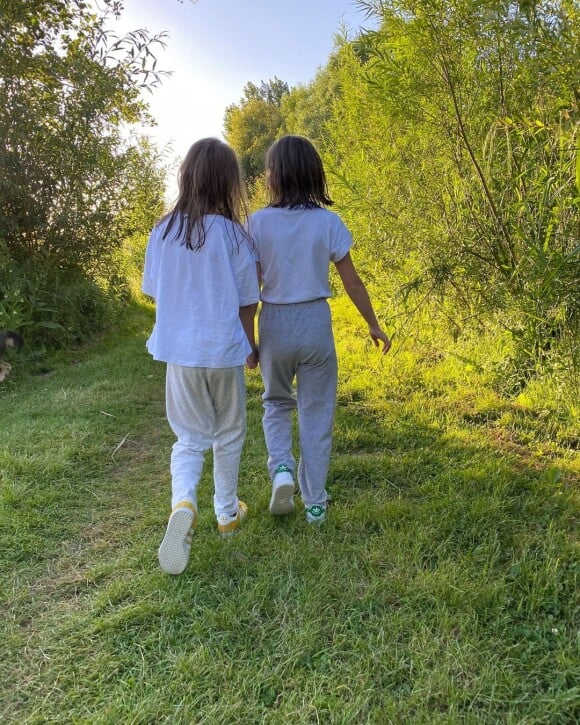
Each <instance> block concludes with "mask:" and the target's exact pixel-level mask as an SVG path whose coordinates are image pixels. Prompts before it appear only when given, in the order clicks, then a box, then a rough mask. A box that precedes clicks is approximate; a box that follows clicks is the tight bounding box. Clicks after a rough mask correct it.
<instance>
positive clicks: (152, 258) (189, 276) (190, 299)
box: [143, 215, 260, 368]
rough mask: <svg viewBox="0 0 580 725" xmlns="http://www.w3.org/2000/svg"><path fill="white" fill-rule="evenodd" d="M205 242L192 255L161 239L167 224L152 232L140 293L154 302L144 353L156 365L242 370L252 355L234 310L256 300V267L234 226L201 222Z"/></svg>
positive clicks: (213, 218)
mask: <svg viewBox="0 0 580 725" xmlns="http://www.w3.org/2000/svg"><path fill="white" fill-rule="evenodd" d="M204 221H205V225H206V232H207V235H206V240H205V244H204V245H203V247H202V248H201V249H199V250H197V251H193V250H191V249H187V247H186V246H185V245H184V244H181V241H182V240H181V239H175V233H176V232H177V229H178V227H177V226H176V225H175V224H174V226H173V227H172V229H171V232H170V233H169V235H168V236H167V238H166V239H163V232H164V231H165V229H166V226H167V220H166V219H165V220H163V221H161V222H160V223H159V224H158V225H157V226H156V227H155V228H154V229H153V231H152V232H151V236H150V237H149V242H148V244H147V250H146V253H145V269H144V272H143V292H145V294H147V295H149V296H151V297H153V299H154V300H155V306H156V317H155V326H154V328H153V332H152V333H151V337H150V338H149V340H148V341H147V349H148V350H149V352H150V353H151V355H153V357H154V358H155V360H162V361H163V362H168V363H175V364H177V365H185V366H187V367H208V368H225V367H235V366H237V365H243V364H244V362H245V359H246V357H247V355H249V353H250V352H251V347H250V344H249V342H248V338H247V337H246V334H245V332H244V330H243V327H242V323H241V322H240V317H239V309H240V307H245V306H246V305H251V304H254V303H255V302H257V301H258V300H259V296H260V292H259V286H258V278H257V275H256V265H255V262H254V259H253V255H252V252H250V249H249V246H248V243H247V241H246V239H245V238H244V236H243V234H242V232H241V229H240V227H239V226H237V225H236V224H234V223H233V222H231V221H229V220H227V219H225V218H224V217H222V216H217V215H210V216H206V217H204Z"/></svg>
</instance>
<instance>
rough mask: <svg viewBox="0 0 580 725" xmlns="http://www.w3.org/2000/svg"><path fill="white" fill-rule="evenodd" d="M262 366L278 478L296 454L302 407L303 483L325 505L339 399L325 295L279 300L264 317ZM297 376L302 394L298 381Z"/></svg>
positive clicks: (266, 422) (272, 464) (271, 459)
mask: <svg viewBox="0 0 580 725" xmlns="http://www.w3.org/2000/svg"><path fill="white" fill-rule="evenodd" d="M259 334H260V337H259V340H260V342H259V347H260V370H261V372H262V379H263V381H264V394H263V396H262V398H263V401H264V416H263V419H262V423H263V426H264V436H265V439H266V447H267V449H268V470H269V472H270V476H271V477H272V478H273V477H274V473H275V471H276V468H277V467H278V466H279V465H281V464H284V465H286V466H288V468H289V469H290V470H291V471H293V472H294V471H295V470H296V461H295V459H294V456H293V455H292V411H293V410H294V409H295V408H296V407H297V408H298V432H299V438H300V461H299V464H298V485H299V486H300V491H301V493H302V499H303V501H304V504H305V505H306V506H313V505H315V504H318V505H321V506H324V505H325V503H326V499H327V494H326V477H327V475H328V467H329V464H330V451H331V446H332V427H333V422H334V410H335V405H336V383H337V375H338V370H337V360H336V350H335V346H334V337H333V334H332V322H331V317H330V307H329V306H328V302H327V301H326V300H325V299H319V300H314V301H312V302H299V303H296V304H290V305H274V304H269V303H267V302H264V303H263V304H262V310H261V312H260V319H259ZM294 377H296V389H297V392H296V395H294V393H293V390H292V381H293V379H294Z"/></svg>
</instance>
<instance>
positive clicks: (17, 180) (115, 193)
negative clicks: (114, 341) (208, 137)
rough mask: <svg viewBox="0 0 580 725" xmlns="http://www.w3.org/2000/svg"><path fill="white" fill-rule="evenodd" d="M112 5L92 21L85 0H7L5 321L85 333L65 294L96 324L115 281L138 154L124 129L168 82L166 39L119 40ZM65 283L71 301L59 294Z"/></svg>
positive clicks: (2, 199) (1, 137) (1, 125)
mask: <svg viewBox="0 0 580 725" xmlns="http://www.w3.org/2000/svg"><path fill="white" fill-rule="evenodd" d="M105 5H106V8H105V12H104V13H101V14H95V13H93V11H92V10H91V7H90V5H89V3H87V2H84V1H83V0H75V1H74V2H64V0H31V1H30V2H26V3H25V2H21V0H3V8H2V14H1V15H0V69H1V70H2V73H1V77H0V257H2V259H3V260H4V261H6V262H7V263H6V265H4V266H3V267H2V270H1V271H0V318H1V319H0V323H2V325H4V324H10V325H12V326H18V325H32V326H36V327H38V326H42V325H44V326H46V325H49V326H50V327H51V329H52V326H53V325H54V324H55V322H58V323H59V324H61V327H63V328H67V329H68V330H69V331H70V333H71V335H74V336H78V335H82V330H81V329H80V327H79V325H80V326H81V327H82V325H83V323H82V319H80V317H77V319H76V322H75V323H74V324H72V323H71V324H70V325H66V324H62V322H63V321H66V319H67V318H66V314H64V312H63V309H62V305H63V304H64V300H65V298H66V299H67V300H68V305H69V308H70V309H72V308H75V309H76V310H81V311H82V310H83V308H86V310H87V315H86V316H87V322H86V324H87V325H94V324H96V320H95V317H94V315H93V316H91V315H90V314H89V313H88V311H89V310H90V309H91V308H92V307H94V304H93V302H92V301H91V299H93V298H97V297H98V298H99V299H100V298H101V297H102V294H101V293H102V290H103V289H104V288H106V286H107V285H106V280H107V278H108V277H110V276H111V275H113V276H114V275H116V271H115V270H114V268H113V267H114V264H113V261H112V260H113V259H114V256H115V254H116V252H117V250H118V248H119V246H120V245H121V243H122V239H121V238H120V235H119V231H120V229H119V224H118V216H119V211H120V210H121V209H122V208H123V206H124V205H125V204H126V200H125V199H124V198H123V190H125V191H126V188H125V187H124V186H123V184H122V183H121V180H122V179H123V177H124V174H125V171H126V169H127V167H128V165H130V164H133V165H134V156H135V153H138V150H137V149H136V147H132V146H131V144H130V143H128V142H126V141H125V140H123V133H122V131H123V127H125V126H127V125H129V124H131V123H134V122H136V121H139V120H145V119H146V107H145V104H144V103H143V101H142V100H141V96H140V91H141V90H142V89H143V88H146V87H147V88H150V87H153V86H154V85H156V84H157V83H158V82H159V81H160V78H161V76H162V74H161V73H160V72H159V71H157V69H156V59H155V56H154V50H155V48H156V47H158V46H159V45H163V43H164V42H165V37H164V35H159V36H154V37H151V36H149V35H148V33H147V32H146V31H143V30H138V31H135V32H133V33H129V34H128V35H126V36H124V37H121V38H117V37H115V36H113V35H112V34H111V33H109V32H107V31H106V30H105V26H106V21H107V17H108V15H109V14H111V13H112V14H118V13H119V12H120V10H121V4H120V3H118V2H115V1H114V0H107V2H106V3H105ZM155 184H156V185H157V184H158V182H157V181H155ZM155 193H156V194H158V195H159V196H161V194H162V189H161V188H159V187H158V186H156V192H155ZM63 284H65V285H66V286H67V294H66V295H64V294H60V296H57V295H56V293H55V290H62V287H63ZM74 289H76V290H77V293H78V297H80V298H82V302H81V301H79V299H78V298H76V297H75V294H76V293H73V290H74ZM15 300H22V301H23V302H22V304H20V303H19V304H16V302H15ZM47 317H50V318H51V319H47ZM81 317H82V315H81ZM75 328H76V329H75ZM62 333H63V331H62V330H61V333H60V334H61V337H62Z"/></svg>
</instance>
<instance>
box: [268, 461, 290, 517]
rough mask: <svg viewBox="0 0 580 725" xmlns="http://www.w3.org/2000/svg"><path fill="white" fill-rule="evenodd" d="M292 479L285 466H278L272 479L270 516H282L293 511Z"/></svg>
mask: <svg viewBox="0 0 580 725" xmlns="http://www.w3.org/2000/svg"><path fill="white" fill-rule="evenodd" d="M294 490H295V487H294V479H293V478H292V472H291V471H290V469H289V468H288V467H287V466H284V465H282V466H278V468H277V469H276V475H275V476H274V480H273V481H272V496H271V498H270V507H269V508H270V513H271V514H272V516H284V515H285V514H291V513H292V512H293V511H294Z"/></svg>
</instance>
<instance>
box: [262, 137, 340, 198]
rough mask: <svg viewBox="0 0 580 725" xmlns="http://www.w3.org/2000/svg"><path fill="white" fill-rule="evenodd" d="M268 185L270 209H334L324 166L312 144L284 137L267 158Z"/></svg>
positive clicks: (301, 138)
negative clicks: (328, 207)
mask: <svg viewBox="0 0 580 725" xmlns="http://www.w3.org/2000/svg"><path fill="white" fill-rule="evenodd" d="M266 184H267V186H268V192H269V194H270V206H274V207H289V208H290V209H293V208H295V207H298V206H304V207H307V208H313V207H321V206H331V205H332V203H333V202H332V199H331V198H330V196H329V194H328V187H327V184H326V175H325V173H324V166H323V165H322V159H321V158H320V155H319V153H318V151H317V150H316V149H315V148H314V145H313V144H312V142H311V141H309V140H308V139H307V138H304V137H303V136H282V138H280V139H278V141H275V142H274V143H273V144H272V146H270V148H269V149H268V152H267V154H266Z"/></svg>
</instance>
